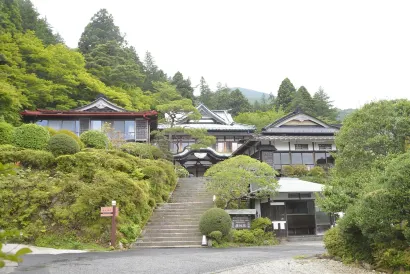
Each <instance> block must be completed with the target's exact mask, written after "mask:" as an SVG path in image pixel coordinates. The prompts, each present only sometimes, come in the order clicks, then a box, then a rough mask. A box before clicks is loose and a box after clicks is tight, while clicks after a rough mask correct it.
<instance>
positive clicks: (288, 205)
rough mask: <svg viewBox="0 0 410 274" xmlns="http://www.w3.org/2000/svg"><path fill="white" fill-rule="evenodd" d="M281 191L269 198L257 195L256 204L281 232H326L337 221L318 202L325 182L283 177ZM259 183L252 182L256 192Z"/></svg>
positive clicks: (280, 183)
mask: <svg viewBox="0 0 410 274" xmlns="http://www.w3.org/2000/svg"><path fill="white" fill-rule="evenodd" d="M278 182H279V188H278V193H277V194H276V195H274V196H272V197H269V198H266V199H254V200H253V202H252V203H251V204H252V208H254V209H256V213H257V215H258V216H260V217H267V218H269V219H270V220H271V221H272V223H273V228H274V230H275V232H276V234H277V235H278V236H281V237H288V236H293V235H323V233H324V232H325V231H326V230H328V229H329V228H330V227H331V224H332V223H333V220H332V216H331V215H330V214H327V213H325V212H323V211H321V210H320V208H319V207H317V206H316V204H315V200H316V194H317V193H320V192H322V190H323V185H321V184H317V183H312V182H307V181H303V180H300V179H298V178H283V177H282V178H279V180H278ZM257 190H258V187H257V186H255V185H251V186H250V191H251V192H255V191H257Z"/></svg>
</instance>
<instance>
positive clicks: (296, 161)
mask: <svg viewBox="0 0 410 274" xmlns="http://www.w3.org/2000/svg"><path fill="white" fill-rule="evenodd" d="M339 129H340V126H338V125H329V124H327V123H325V122H323V121H320V120H319V119H316V118H314V117H312V116H310V115H308V114H306V113H303V112H302V111H300V110H296V111H294V112H292V113H290V114H288V115H286V116H284V117H282V118H280V119H278V120H276V121H275V122H273V123H272V124H270V125H267V126H266V127H264V128H263V129H262V132H261V134H258V135H255V136H253V137H252V138H250V139H248V140H247V141H246V142H245V143H244V144H243V145H241V146H240V147H239V148H238V149H237V150H236V151H234V152H233V155H242V154H245V155H249V156H251V157H253V158H256V159H259V160H261V161H263V162H266V163H268V164H269V165H270V166H272V167H273V168H275V169H276V170H279V171H280V170H282V167H283V166H287V165H305V166H307V168H308V169H309V168H311V167H313V166H315V165H323V166H332V165H333V164H334V158H333V157H332V152H335V151H336V145H335V141H334V139H335V134H336V133H337V132H338V131H339Z"/></svg>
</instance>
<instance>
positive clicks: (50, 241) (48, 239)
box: [35, 234, 110, 251]
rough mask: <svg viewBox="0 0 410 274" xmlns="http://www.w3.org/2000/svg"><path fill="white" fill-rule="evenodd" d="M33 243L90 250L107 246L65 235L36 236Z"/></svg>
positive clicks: (104, 249) (105, 248) (51, 246)
mask: <svg viewBox="0 0 410 274" xmlns="http://www.w3.org/2000/svg"><path fill="white" fill-rule="evenodd" d="M35 245H36V246H39V247H49V248H56V249H74V250H90V251H108V250H110V249H109V248H108V247H103V246H101V245H99V244H96V243H87V242H80V241H78V239H76V238H74V237H71V236H66V235H53V234H51V235H44V236H42V237H40V238H37V240H36V241H35Z"/></svg>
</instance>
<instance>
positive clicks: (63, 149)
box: [47, 134, 80, 157]
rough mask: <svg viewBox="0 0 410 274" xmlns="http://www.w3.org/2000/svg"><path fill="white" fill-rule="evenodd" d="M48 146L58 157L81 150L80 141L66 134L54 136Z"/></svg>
mask: <svg viewBox="0 0 410 274" xmlns="http://www.w3.org/2000/svg"><path fill="white" fill-rule="evenodd" d="M47 148H48V150H49V151H51V153H53V155H54V156H56V157H57V156H60V155H66V154H75V153H77V152H79V151H80V146H79V145H78V143H77V142H76V141H75V140H74V139H73V138H71V137H70V136H68V135H66V134H56V135H54V136H52V137H51V138H50V141H49V142H48V147H47Z"/></svg>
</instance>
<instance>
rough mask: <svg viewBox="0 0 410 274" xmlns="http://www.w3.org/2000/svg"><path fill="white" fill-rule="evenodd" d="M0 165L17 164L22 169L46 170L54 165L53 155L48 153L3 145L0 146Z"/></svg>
mask: <svg viewBox="0 0 410 274" xmlns="http://www.w3.org/2000/svg"><path fill="white" fill-rule="evenodd" d="M0 162H1V163H19V164H20V165H22V166H23V167H31V168H34V169H47V168H50V167H52V166H53V165H54V163H55V159H54V156H53V154H51V153H50V152H48V151H42V150H33V149H23V150H20V149H18V148H16V147H13V146H9V145H5V146H0Z"/></svg>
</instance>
